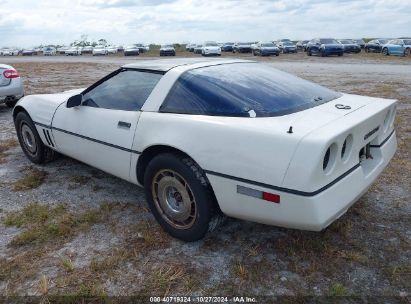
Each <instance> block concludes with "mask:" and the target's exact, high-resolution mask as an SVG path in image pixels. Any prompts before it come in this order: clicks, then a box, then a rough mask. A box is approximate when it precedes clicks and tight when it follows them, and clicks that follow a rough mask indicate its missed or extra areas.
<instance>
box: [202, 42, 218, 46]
mask: <svg viewBox="0 0 411 304" xmlns="http://www.w3.org/2000/svg"><path fill="white" fill-rule="evenodd" d="M204 45H205V46H218V44H217V43H215V42H207V43H206V44H204Z"/></svg>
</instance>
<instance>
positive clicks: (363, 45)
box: [351, 39, 365, 49]
mask: <svg viewBox="0 0 411 304" xmlns="http://www.w3.org/2000/svg"><path fill="white" fill-rule="evenodd" d="M351 40H353V41H354V42H355V43H356V44H358V45H359V46H360V47H361V48H362V49H363V48H364V47H365V41H364V39H351Z"/></svg>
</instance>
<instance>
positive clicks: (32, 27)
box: [0, 0, 411, 47]
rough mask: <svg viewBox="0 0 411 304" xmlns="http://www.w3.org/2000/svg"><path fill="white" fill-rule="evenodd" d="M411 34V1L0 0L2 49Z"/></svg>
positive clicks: (398, 35) (0, 44) (0, 40)
mask: <svg viewBox="0 0 411 304" xmlns="http://www.w3.org/2000/svg"><path fill="white" fill-rule="evenodd" d="M82 35H87V36H88V39H89V40H91V41H97V40H98V39H100V38H104V39H106V40H107V41H108V42H109V43H111V44H114V45H127V44H131V43H137V42H143V43H147V44H149V43H176V42H179V43H186V42H203V41H206V40H213V41H217V42H229V41H232V42H235V41H272V40H277V39H282V38H289V39H292V40H300V39H311V38H314V37H333V38H357V37H358V38H359V37H361V38H363V37H393V38H395V37H400V36H411V0H357V1H354V0H340V1H338V0H328V1H326V0H295V1H292V0H278V1H275V0H271V1H270V0H205V1H204V0H199V1H197V0H106V1H104V0H35V1H33V0H0V47H1V46H19V47H34V46H38V45H40V44H43V45H47V44H59V45H63V44H66V45H67V44H69V43H71V42H73V41H75V40H78V39H80V37H81V36H82Z"/></svg>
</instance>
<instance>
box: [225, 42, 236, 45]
mask: <svg viewBox="0 0 411 304" xmlns="http://www.w3.org/2000/svg"><path fill="white" fill-rule="evenodd" d="M224 45H234V43H232V42H227V43H224Z"/></svg>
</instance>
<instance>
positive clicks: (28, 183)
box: [13, 167, 47, 191]
mask: <svg viewBox="0 0 411 304" xmlns="http://www.w3.org/2000/svg"><path fill="white" fill-rule="evenodd" d="M46 176H47V172H46V171H44V170H39V169H37V168H34V167H31V168H29V170H27V172H26V176H25V177H23V178H22V179H19V180H17V181H15V182H14V184H13V191H25V190H30V189H35V188H38V187H40V186H41V184H43V182H44V180H45V178H46Z"/></svg>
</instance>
